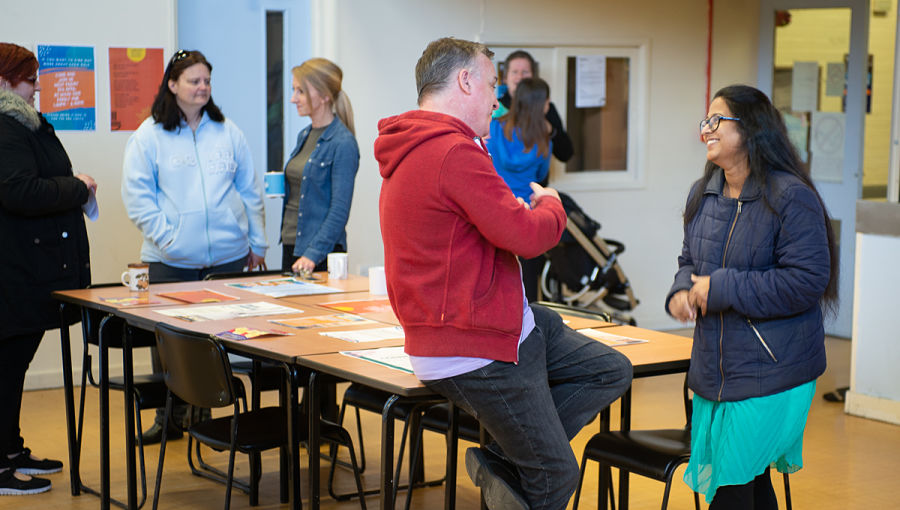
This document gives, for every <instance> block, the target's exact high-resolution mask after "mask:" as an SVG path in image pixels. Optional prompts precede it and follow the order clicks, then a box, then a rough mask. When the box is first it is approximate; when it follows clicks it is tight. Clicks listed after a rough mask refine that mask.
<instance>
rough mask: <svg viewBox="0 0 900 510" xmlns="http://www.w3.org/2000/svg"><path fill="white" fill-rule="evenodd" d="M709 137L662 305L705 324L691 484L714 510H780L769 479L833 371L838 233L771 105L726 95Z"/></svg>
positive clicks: (697, 368) (719, 96)
mask: <svg viewBox="0 0 900 510" xmlns="http://www.w3.org/2000/svg"><path fill="white" fill-rule="evenodd" d="M700 134H701V138H702V140H703V141H704V142H705V143H706V147H707V159H708V162H707V164H706V171H705V172H704V175H703V177H702V178H701V179H700V180H698V181H697V182H696V183H695V184H694V186H693V187H692V189H691V192H690V194H689V196H688V201H687V205H686V208H685V213H684V243H683V247H682V252H681V256H679V257H678V272H677V273H676V275H675V282H674V284H673V285H672V288H671V290H670V291H669V294H668V298H667V300H666V309H667V311H668V312H669V313H670V314H671V315H672V316H673V317H675V318H676V319H679V320H681V321H691V320H695V321H696V325H695V328H694V345H693V351H692V353H691V367H690V371H689V372H688V385H689V386H690V388H691V389H692V390H693V391H694V393H695V396H694V405H693V409H694V410H693V420H692V430H691V435H692V437H691V444H692V451H691V460H690V463H689V465H688V467H687V469H686V471H685V475H684V479H685V481H686V482H687V483H688V485H689V486H690V487H691V488H692V489H694V490H695V491H697V492H701V493H704V494H705V495H706V499H707V501H711V502H712V503H711V506H710V508H711V509H712V510H716V509H723V508H729V509H731V508H756V509H768V508H777V501H776V500H775V493H774V490H773V488H772V483H771V480H770V479H769V468H770V466H773V467H776V468H777V469H778V470H779V471H781V472H794V471H796V470H798V469H800V468H801V467H802V442H803V430H804V428H805V425H806V416H807V413H808V412H809V407H810V404H811V402H812V397H813V393H814V392H815V379H816V378H817V377H818V376H819V375H821V374H822V373H823V372H824V371H825V343H824V340H825V333H824V327H823V307H824V308H826V309H827V308H829V307H833V306H835V305H836V299H837V281H838V261H837V251H836V249H835V243H834V233H833V232H832V229H831V222H830V221H829V217H828V213H827V212H826V210H825V206H824V204H823V202H822V199H821V197H820V196H819V194H818V192H817V191H816V189H815V186H814V185H813V183H812V180H811V179H810V176H809V173H808V171H807V169H806V167H805V166H804V165H803V164H802V163H801V162H800V159H799V158H798V156H797V153H796V151H795V150H794V148H793V146H792V145H791V142H790V140H789V139H788V137H787V131H786V129H785V126H784V122H783V121H782V119H781V115H780V113H779V112H778V110H776V109H775V108H774V106H773V105H772V103H771V102H770V101H769V99H768V98H767V97H766V96H765V94H763V93H762V92H760V91H759V90H757V89H754V88H752V87H748V86H741V85H735V86H731V87H726V88H724V89H722V90H720V91H718V92H717V93H716V95H715V98H714V100H713V101H712V103H711V104H710V107H709V113H708V117H707V118H706V119H704V120H703V121H701V122H700Z"/></svg>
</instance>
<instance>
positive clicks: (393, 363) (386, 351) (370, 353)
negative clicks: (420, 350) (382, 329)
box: [341, 347, 413, 374]
mask: <svg viewBox="0 0 900 510" xmlns="http://www.w3.org/2000/svg"><path fill="white" fill-rule="evenodd" d="M341 354H343V355H344V356H350V357H352V358H359V359H364V360H366V361H371V362H372V363H378V364H379V365H383V366H386V367H388V368H393V369H394V370H399V371H401V372H406V373H408V374H411V373H413V369H412V364H410V362H409V355H408V354H406V353H405V352H403V347H382V348H381V349H366V350H362V351H341Z"/></svg>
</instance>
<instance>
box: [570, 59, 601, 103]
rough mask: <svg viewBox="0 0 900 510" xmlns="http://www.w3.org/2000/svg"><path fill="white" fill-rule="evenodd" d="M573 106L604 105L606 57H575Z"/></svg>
mask: <svg viewBox="0 0 900 510" xmlns="http://www.w3.org/2000/svg"><path fill="white" fill-rule="evenodd" d="M575 65H576V68H575V108H597V107H600V106H605V105H606V57H605V56H603V55H580V56H578V57H575Z"/></svg>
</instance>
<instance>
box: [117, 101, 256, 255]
mask: <svg viewBox="0 0 900 510" xmlns="http://www.w3.org/2000/svg"><path fill="white" fill-rule="evenodd" d="M122 201H123V202H124V203H125V210H126V211H127V213H128V217H129V218H130V219H131V221H132V222H134V224H135V225H137V227H138V229H140V231H141V233H142V234H143V236H144V243H143V246H142V247H141V260H142V261H144V262H162V263H164V264H167V265H170V266H173V267H179V268H185V269H202V268H207V267H212V266H216V265H219V264H223V263H226V262H232V261H235V260H237V259H239V258H241V257H246V256H247V254H248V252H249V250H251V249H252V250H253V253H255V254H257V255H260V256H265V254H266V248H267V245H266V232H265V219H264V213H263V199H262V187H261V185H260V181H259V179H258V178H257V176H256V173H255V172H254V170H253V161H252V159H251V155H250V148H249V147H248V146H247V140H246V139H245V138H244V135H243V133H241V130H240V129H238V127H237V126H236V125H235V124H234V123H233V122H231V121H230V120H228V119H225V122H215V121H213V120H211V119H210V118H209V116H207V114H206V112H204V113H203V117H202V118H201V120H200V124H199V125H198V126H197V131H196V132H192V131H191V129H190V128H189V127H188V126H187V124H186V123H184V122H182V124H181V126H179V127H178V128H176V129H175V130H174V131H166V130H164V129H163V128H162V125H161V124H157V123H156V122H154V121H153V118H152V117H150V118H147V119H146V120H145V121H144V122H143V123H142V124H141V126H140V127H139V128H138V129H137V131H135V132H134V134H132V135H131V138H129V139H128V144H127V145H126V146H125V163H124V174H123V176H122Z"/></svg>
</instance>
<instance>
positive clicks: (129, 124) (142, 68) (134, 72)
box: [109, 48, 163, 131]
mask: <svg viewBox="0 0 900 510" xmlns="http://www.w3.org/2000/svg"><path fill="white" fill-rule="evenodd" d="M162 75H163V49H162V48H110V49H109V105H110V112H109V129H110V130H112V131H134V130H135V129H137V128H138V126H140V125H141V122H143V121H144V119H146V118H147V117H149V116H150V106H151V105H152V104H153V98H154V97H155V96H156V89H157V87H158V86H159V82H160V80H162Z"/></svg>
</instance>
